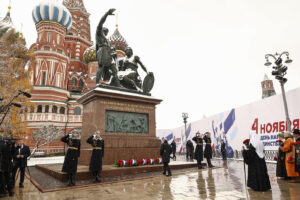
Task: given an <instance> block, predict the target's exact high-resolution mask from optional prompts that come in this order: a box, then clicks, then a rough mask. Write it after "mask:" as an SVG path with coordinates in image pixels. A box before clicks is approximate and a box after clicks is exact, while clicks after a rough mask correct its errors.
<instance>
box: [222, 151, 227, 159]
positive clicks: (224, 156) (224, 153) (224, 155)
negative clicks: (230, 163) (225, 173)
mask: <svg viewBox="0 0 300 200" xmlns="http://www.w3.org/2000/svg"><path fill="white" fill-rule="evenodd" d="M222 158H223V160H226V159H227V158H226V152H223V151H222Z"/></svg>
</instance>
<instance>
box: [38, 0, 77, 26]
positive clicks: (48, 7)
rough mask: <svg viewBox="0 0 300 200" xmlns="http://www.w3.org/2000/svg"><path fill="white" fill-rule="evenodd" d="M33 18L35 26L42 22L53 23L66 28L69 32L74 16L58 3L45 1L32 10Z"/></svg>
mask: <svg viewBox="0 0 300 200" xmlns="http://www.w3.org/2000/svg"><path fill="white" fill-rule="evenodd" d="M32 18H33V21H34V23H35V24H37V23H39V22H41V21H51V22H56V23H59V24H61V25H62V26H64V27H66V29H67V31H69V30H70V29H71V26H72V15H71V14H70V12H69V10H68V9H67V8H66V7H65V6H64V5H62V4H59V3H58V2H56V1H43V2H41V3H40V4H38V5H36V6H35V7H34V8H33V10H32Z"/></svg>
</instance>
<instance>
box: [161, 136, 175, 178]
mask: <svg viewBox="0 0 300 200" xmlns="http://www.w3.org/2000/svg"><path fill="white" fill-rule="evenodd" d="M171 153H172V148H171V146H170V145H169V144H168V141H167V139H166V138H164V142H163V143H162V144H161V147H160V155H161V156H162V160H163V164H164V172H163V174H166V171H168V175H167V176H172V173H171V169H170V167H169V162H170V155H171Z"/></svg>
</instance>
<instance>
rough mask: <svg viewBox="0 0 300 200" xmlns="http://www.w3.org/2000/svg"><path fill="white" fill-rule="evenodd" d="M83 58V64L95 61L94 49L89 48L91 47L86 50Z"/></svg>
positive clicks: (92, 47)
mask: <svg viewBox="0 0 300 200" xmlns="http://www.w3.org/2000/svg"><path fill="white" fill-rule="evenodd" d="M83 57H84V60H85V62H87V63H89V62H94V61H97V55H96V49H95V47H94V46H91V47H89V48H87V49H86V50H85V51H84V53H83Z"/></svg>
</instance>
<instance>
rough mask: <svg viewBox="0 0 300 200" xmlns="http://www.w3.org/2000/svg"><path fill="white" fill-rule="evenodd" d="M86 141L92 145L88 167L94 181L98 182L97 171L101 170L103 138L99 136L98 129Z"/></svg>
mask: <svg viewBox="0 0 300 200" xmlns="http://www.w3.org/2000/svg"><path fill="white" fill-rule="evenodd" d="M86 142H87V143H89V144H90V145H92V147H93V152H92V157H91V161H90V168H89V169H90V171H91V172H92V173H93V176H94V177H95V179H94V182H100V179H99V173H100V172H101V171H102V158H103V156H104V140H103V138H101V136H100V131H96V132H95V134H94V135H92V136H91V137H89V138H88V139H87V141H86Z"/></svg>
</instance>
